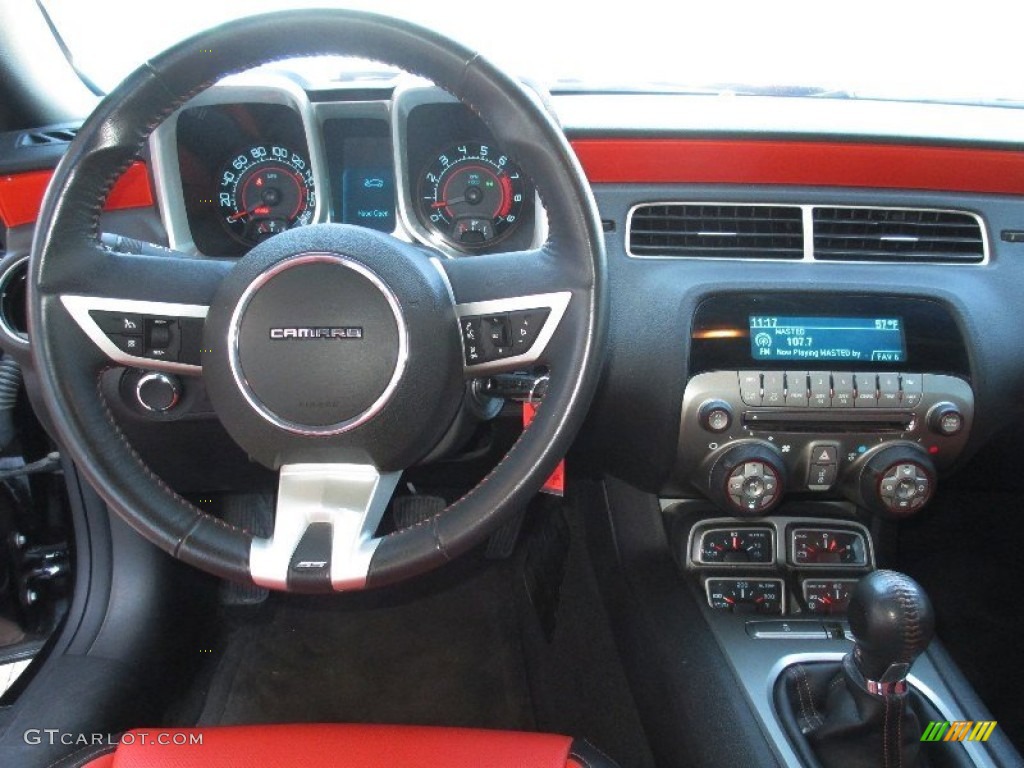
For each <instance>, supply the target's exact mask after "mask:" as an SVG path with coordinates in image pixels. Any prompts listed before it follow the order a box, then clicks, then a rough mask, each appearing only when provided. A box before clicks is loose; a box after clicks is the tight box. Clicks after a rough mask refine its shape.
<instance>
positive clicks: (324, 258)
mask: <svg viewBox="0 0 1024 768" xmlns="http://www.w3.org/2000/svg"><path fill="white" fill-rule="evenodd" d="M315 263H326V264H337V265H338V266H342V267H345V268H346V269H350V270H352V271H353V272H355V273H357V274H359V275H362V276H363V277H365V278H366V279H367V280H369V281H370V282H371V283H372V284H373V285H374V286H375V287H376V288H377V290H378V291H380V292H381V293H382V294H383V295H384V298H385V299H386V300H387V302H388V306H390V307H391V313H392V315H394V318H395V323H396V324H397V326H398V358H397V360H396V361H395V370H394V373H392V374H391V379H390V380H389V381H388V383H387V386H386V387H384V391H383V392H381V393H380V396H378V397H377V399H376V400H374V401H373V402H372V403H371V404H370V406H369V407H368V408H367V409H366V410H365V411H363V412H362V413H360V414H358V415H357V416H354V417H353V418H351V419H347V420H345V421H342V422H339V423H337V424H328V425H327V426H324V427H314V426H310V425H308V424H297V423H295V422H293V421H289V420H288V419H283V418H281V417H280V416H278V415H277V414H276V413H274V412H273V411H272V410H270V408H268V407H267V406H266V405H265V404H264V403H263V402H262V401H261V400H260V399H259V397H257V395H256V393H255V392H254V391H253V389H252V387H251V386H250V384H249V382H248V380H247V379H246V378H245V372H244V371H243V370H242V364H241V361H240V360H239V350H238V344H239V335H240V332H241V323H242V316H243V315H244V314H245V310H246V308H247V307H248V306H249V302H250V301H251V300H252V298H253V297H254V296H255V295H256V292H257V291H259V289H260V288H262V287H263V286H264V285H266V284H267V283H268V282H270V280H272V279H273V278H274V277H276V276H277V275H279V274H281V273H282V272H284V271H286V270H288V269H292V268H293V267H300V266H302V265H303V264H315ZM408 361H409V329H408V328H407V327H406V325H405V318H404V317H403V315H402V307H401V305H400V304H399V303H398V298H397V297H396V296H395V294H394V293H392V291H391V289H390V288H389V287H388V286H387V284H386V283H385V282H384V281H383V280H381V279H380V277H379V276H378V275H377V274H376V273H375V272H374V271H373V270H371V269H369V268H368V267H366V266H364V265H363V264H361V263H360V262H358V261H355V260H354V259H350V258H347V257H345V256H341V255H339V254H336V253H303V254H300V255H298V256H292V257H290V258H287V259H284V260H283V261H279V262H278V263H277V264H275V265H274V266H273V267H271V268H270V269H268V270H266V271H265V272H263V273H261V274H260V275H259V277H257V278H256V279H255V280H253V281H252V282H251V283H250V284H249V286H248V287H247V288H246V289H245V292H244V293H243V294H242V297H241V298H240V299H239V300H238V304H236V305H235V309H234V312H232V314H231V323H230V325H229V326H228V362H229V364H230V366H231V375H232V377H233V378H234V380H235V384H236V386H237V387H238V390H239V391H240V392H241V393H242V396H243V397H244V398H245V401H246V402H247V403H249V405H250V406H251V407H252V409H253V410H254V411H256V413H258V414H259V415H260V416H262V417H263V418H264V419H266V420H267V421H269V422H270V423H271V424H273V425H274V426H275V427H277V428H279V429H284V430H287V431H288V432H291V433H293V434H296V435H303V436H305V437H315V436H322V435H340V434H342V433H343V432H348V431H349V430H350V429H355V428H356V427H358V426H359V425H360V424H365V423H366V422H367V421H369V420H370V419H372V418H373V417H374V416H376V415H377V414H378V413H380V412H381V411H382V410H383V409H384V406H385V405H387V403H388V401H389V400H390V399H391V396H392V395H393V394H394V393H395V390H396V389H397V388H398V383H399V381H401V379H402V374H403V373H405V365H406V363H407V362H408Z"/></svg>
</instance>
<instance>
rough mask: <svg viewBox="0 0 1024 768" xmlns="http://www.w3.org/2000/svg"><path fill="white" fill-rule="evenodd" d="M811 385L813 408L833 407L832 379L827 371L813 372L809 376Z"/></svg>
mask: <svg viewBox="0 0 1024 768" xmlns="http://www.w3.org/2000/svg"><path fill="white" fill-rule="evenodd" d="M807 378H808V380H809V381H810V384H811V399H810V403H811V408H830V407H831V406H832V377H831V376H830V375H829V373H828V372H827V371H824V372H823V371H811V372H810V373H809V374H808V375H807Z"/></svg>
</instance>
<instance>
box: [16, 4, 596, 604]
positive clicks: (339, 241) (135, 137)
mask: <svg viewBox="0 0 1024 768" xmlns="http://www.w3.org/2000/svg"><path fill="white" fill-rule="evenodd" d="M320 54H342V55H351V56H357V57H360V58H365V59H373V60H378V61H382V62H385V63H387V64H391V65H394V66H397V67H399V68H401V69H404V70H406V71H408V72H411V73H414V74H417V75H421V76H423V77H426V78H428V79H430V80H432V81H433V82H434V83H436V84H437V85H438V86H440V87H442V88H444V89H445V90H447V91H448V92H450V93H451V94H453V95H454V96H455V97H457V98H458V99H459V100H460V101H462V102H463V103H464V104H466V105H467V106H468V107H469V108H471V109H472V110H474V111H475V112H476V113H477V114H478V115H479V116H480V117H481V118H482V119H483V121H484V122H485V123H486V125H487V126H488V128H489V129H490V130H491V132H492V133H493V135H494V138H495V140H496V141H497V142H498V143H499V144H500V145H502V147H503V149H504V150H505V151H506V152H508V153H509V154H510V155H511V156H514V157H516V159H517V161H518V162H519V163H520V164H521V166H522V168H523V169H524V171H525V172H526V173H527V175H528V176H529V177H530V178H531V179H532V180H533V182H534V183H535V185H536V188H537V190H538V192H539V194H540V196H541V199H542V201H543V204H544V206H545V209H546V211H547V216H548V223H549V237H548V239H547V241H546V243H545V244H544V245H543V246H542V247H541V248H539V249H535V250H532V251H527V252H518V253H503V254H493V255H487V256H474V257H472V258H465V259H447V258H444V257H442V256H440V255H439V254H432V253H428V252H426V251H425V249H423V248H420V247H414V246H412V245H409V244H408V243H404V242H401V241H399V240H398V239H396V238H393V237H391V236H389V235H385V234H381V233H378V232H375V231H371V230H366V229H360V228H357V227H352V226H345V225H339V224H314V225H310V226H306V227H301V228H297V229H293V230H289V231H287V232H284V233H281V234H279V235H276V236H274V237H272V238H270V239H268V240H266V241H264V242H262V243H261V244H259V245H257V246H256V247H255V248H253V250H252V251H251V252H250V253H248V254H247V255H246V256H244V257H243V258H241V259H239V260H237V261H235V260H231V261H229V260H226V259H190V258H174V257H159V256H151V255H140V254H124V253H119V252H113V251H112V250H110V249H108V248H105V247H104V246H103V245H102V244H101V242H100V239H99V231H98V230H99V218H100V212H101V210H102V208H103V205H104V201H105V199H106V197H107V195H108V193H109V192H110V190H111V188H112V186H113V184H114V183H115V181H116V180H117V179H118V178H119V176H120V175H121V174H122V173H123V172H124V171H125V170H126V169H127V168H128V166H129V165H130V164H131V163H132V162H134V161H135V160H136V159H137V158H138V157H139V156H140V153H141V151H142V149H143V147H144V145H145V142H146V141H147V138H148V137H149V135H150V134H151V133H152V132H153V130H154V129H155V128H156V127H157V126H158V125H159V124H160V123H161V122H162V121H163V120H165V119H166V118H167V117H168V116H170V115H171V114H172V113H173V112H174V111H175V110H176V109H178V108H179V107H180V106H182V105H183V104H184V103H185V102H187V101H188V100H189V99H190V98H191V97H193V96H195V95H196V94H197V93H199V92H200V91H202V90H203V89H205V88H207V87H208V86H210V85H211V84H213V83H215V82H216V81H218V80H220V79H221V78H222V77H224V76H226V75H228V74H232V73H235V72H239V71H243V70H247V69H250V68H252V67H254V66H257V65H260V64H264V63H267V62H270V61H274V60H279V59H285V58H291V57H299V56H312V55H320ZM29 263H30V266H29V270H30V279H29V299H28V300H29V334H30V338H31V344H32V356H33V362H34V365H35V368H36V371H37V372H38V376H39V388H40V392H41V394H42V397H43V399H44V401H45V404H46V406H47V408H48V409H49V412H50V415H51V417H52V419H51V420H52V424H53V426H54V429H55V430H56V432H57V437H58V439H59V442H60V443H61V445H62V447H63V450H65V451H66V452H67V453H68V454H69V455H70V457H71V458H72V459H73V460H74V462H75V463H76V465H77V466H78V467H79V468H80V470H81V471H82V472H83V473H84V475H85V476H86V478H87V479H88V480H89V482H90V483H91V484H92V485H93V486H94V487H95V488H96V489H97V491H98V492H99V493H100V495H101V496H102V497H103V498H104V499H105V501H106V502H107V504H108V505H109V507H110V508H111V509H113V510H114V511H115V512H116V513H117V514H118V515H120V516H121V517H122V518H124V520H126V521H127V522H128V523H129V524H130V525H131V526H132V527H133V528H135V529H136V530H137V531H138V532H139V533H141V534H142V535H143V536H144V537H146V538H147V539H149V540H150V541H152V542H153V543H154V544H156V545H157V546H159V547H161V548H162V549H164V550H166V551H167V552H169V553H170V554H172V555H173V556H174V557H177V558H180V559H181V560H183V561H185V562H187V563H190V564H192V565H194V566H196V567H198V568H201V569H202V570H204V571H207V572H209V573H212V574H215V575H217V576H221V577H224V578H228V579H232V580H236V581H241V582H254V583H256V584H259V585H262V586H266V587H269V588H273V589H279V590H290V591H306V592H311V591H314V592H316V591H330V590H350V589H361V588H365V587H375V586H380V585H385V584H390V583H394V582H397V581H399V580H402V579H405V578H409V577H413V576H416V575H418V574H421V573H424V572H425V571H427V570H430V569H432V568H434V567H436V566H438V565H440V564H442V563H444V562H446V561H448V560H450V559H451V558H453V557H455V556H457V555H459V554H460V553H463V552H465V551H466V550H467V549H469V548H471V547H473V546H474V545H476V544H478V543H480V542H482V541H483V540H484V539H485V538H486V537H487V536H488V535H489V534H490V533H491V532H493V531H494V530H495V529H496V528H497V527H499V526H500V525H501V524H502V523H503V522H504V521H505V520H506V519H508V518H509V516H510V515H511V514H512V513H514V511H515V510H517V509H518V508H521V507H522V506H523V505H525V503H526V502H527V501H528V500H529V498H530V497H531V496H532V495H533V494H534V493H536V491H537V490H538V489H539V487H540V485H541V484H542V482H543V480H544V478H545V477H546V476H547V475H548V474H549V473H550V472H551V471H552V470H553V469H554V467H555V464H556V463H557V462H558V460H559V458H560V457H561V456H562V455H564V453H565V452H566V451H567V450H568V448H569V445H570V442H571V440H572V439H573V437H574V435H575V433H576V431H577V430H578V428H579V426H580V424H581V422H582V420H583V418H584V416H585V413H586V410H587V408H588V405H589V403H590V400H591V397H592V394H593V391H594V389H595V385H596V381H597V378H598V375H599V366H600V355H601V351H602V345H603V327H604V317H605V314H606V312H605V304H606V299H605V256H604V249H603V236H602V232H601V226H600V221H599V218H598V215H597V210H596V206H595V203H594V200H593V197H592V195H591V192H590V189H589V186H588V185H587V182H586V179H585V177H584V175H583V172H582V170H581V168H580V166H579V164H578V162H577V160H576V158H575V155H574V154H573V152H572V150H571V149H570V147H569V145H568V143H567V141H566V139H565V136H564V135H563V133H562V131H561V130H560V128H559V126H558V125H557V124H556V122H555V120H554V119H553V118H552V116H551V115H550V114H549V113H548V111H547V110H546V109H545V107H544V106H543V104H542V102H541V100H540V99H539V98H538V97H537V95H536V94H535V93H533V92H532V91H531V90H529V89H527V88H525V87H524V86H522V85H521V84H520V83H519V82H518V81H516V80H515V79H513V78H511V77H509V76H508V75H506V74H505V73H504V72H502V71H501V70H499V69H498V68H496V67H495V66H494V65H493V64H491V63H490V62H488V61H487V60H486V59H484V58H482V57H481V56H480V55H479V54H477V53H475V52H473V51H471V50H468V49H467V48H465V47H463V46H461V45H459V44H457V43H454V42H452V41H450V40H448V39H446V38H444V37H441V36H439V35H437V34H436V33H433V32H430V31H428V30H425V29H422V28H420V27H417V26H415V25H412V24H409V23H406V22H404V21H397V20H394V19H389V18H386V17H383V16H378V15H373V14H367V13H360V12H353V11H342V10H308V11H289V12H284V13H272V14H266V15H263V16H255V17H252V18H248V19H243V20H240V21H237V22H233V23H230V24H228V25H225V26H222V27H219V28H216V29H213V30H211V31H208V32H204V33H201V34H199V35H197V36H195V37H193V38H191V39H189V40H186V41H185V42H182V43H180V44H178V45H177V46H175V47H173V48H171V49H169V50H168V51H166V52H164V53H163V54H161V55H159V56H158V57H156V58H154V59H153V60H151V61H149V62H147V63H146V64H144V65H143V66H141V67H140V68H139V69H138V70H136V71H135V72H134V73H133V74H132V75H130V76H129V77H128V78H127V79H126V80H125V81H124V82H123V83H122V84H121V85H120V86H119V87H118V88H117V89H116V90H114V91H113V92H112V93H111V94H110V95H109V96H107V97H106V98H105V99H104V100H103V101H102V102H101V103H100V104H99V106H98V107H97V108H96V110H95V112H94V113H93V114H92V115H91V116H90V117H89V118H88V120H87V121H86V122H85V124H84V125H83V127H82V129H81V130H80V131H79V133H78V137H77V138H76V139H75V141H74V142H73V143H72V144H71V146H70V147H69V149H68V151H67V154H66V155H65V156H64V158H63V160H62V161H61V163H60V164H59V166H58V167H57V169H56V171H55V173H54V176H53V179H52V182H51V184H50V187H49V190H48V192H47V194H46V197H45V200H44V202H43V206H42V210H41V212H40V216H39V219H38V222H37V229H36V236H35V239H34V242H33V246H32V252H31V256H30V262H29ZM522 310H530V311H531V312H530V316H531V317H532V318H533V319H534V320H535V321H536V322H537V323H538V324H539V326H540V328H539V331H536V337H535V340H534V341H533V343H532V345H526V346H525V347H524V348H523V349H521V350H520V349H518V348H516V349H513V350H511V353H512V354H511V356H508V357H503V358H500V359H497V360H489V361H487V362H483V363H480V362H478V361H476V360H475V359H474V358H473V354H472V350H471V349H470V348H469V347H470V346H471V341H472V339H471V336H472V334H473V332H474V330H475V329H478V325H477V324H476V323H477V318H482V317H485V316H490V315H494V314H498V313H503V312H518V311H522ZM110 311H113V312H135V313H143V314H145V315H151V316H160V317H168V318H172V321H171V324H172V326H175V327H177V328H178V329H179V332H180V333H186V332H187V329H189V328H195V323H200V324H201V326H202V331H201V332H202V339H203V341H202V352H201V365H202V368H201V375H202V377H203V380H204V384H205V386H206V389H207V392H208V395H209V398H210V401H211V402H212V404H213V406H214V410H215V412H216V414H217V416H218V418H219V419H220V421H221V423H222V424H223V425H224V427H225V428H226V430H227V431H228V433H229V434H230V435H231V436H232V438H233V439H234V440H235V441H236V442H237V443H238V445H239V446H240V447H241V448H242V449H243V450H245V451H246V452H247V453H248V454H249V455H250V456H251V457H253V458H254V459H256V460H257V461H259V462H261V463H262V464H264V465H265V466H267V467H269V468H271V469H273V470H277V471H278V472H279V489H278V498H277V508H276V520H275V523H274V530H273V535H272V536H271V537H269V538H259V537H255V536H253V534H252V533H251V532H249V531H246V530H242V529H240V528H236V527H233V526H231V525H228V524H227V523H225V522H224V521H222V520H220V519H218V518H216V517H214V516H212V515H210V514H208V513H206V512H204V511H202V510H201V509H198V508H197V507H195V506H194V505H192V504H190V503H189V502H188V501H186V500H185V499H183V498H182V497H181V496H179V495H178V494H176V493H175V492H174V491H173V490H172V489H171V488H170V487H168V486H167V485H166V484H165V483H164V482H163V481H162V480H161V479H160V478H159V477H158V476H156V474H154V473H153V471H152V470H151V469H150V468H149V467H148V466H146V464H145V463H144V462H143V461H142V459H141V458H140V457H139V455H138V454H136V453H135V451H133V450H132V448H131V446H130V445H129V443H128V441H127V440H126V439H125V436H124V435H123V434H122V432H121V430H120V429H119V428H118V425H117V423H116V422H115V420H114V419H113V417H112V415H111V412H110V410H109V409H108V407H107V404H106V402H105V401H104V396H103V394H102V393H101V391H100V388H99V380H100V376H101V375H102V373H103V372H104V371H105V370H106V369H108V368H111V367H113V366H115V365H117V364H118V362H121V363H123V362H125V359H126V357H125V354H124V353H123V351H119V350H117V349H115V348H114V347H113V345H112V344H111V343H110V341H109V339H107V338H106V337H105V335H104V328H102V327H101V326H102V323H103V319H102V318H103V317H104V315H103V314H102V313H103V312H110ZM202 318H205V321H203V320H202ZM196 332H198V331H196ZM136 360H137V366H138V367H140V368H157V369H159V368H161V367H162V366H164V365H166V363H165V362H162V361H153V360H146V359H142V358H137V359H133V360H132V362H136ZM533 364H543V365H547V366H548V367H549V369H550V371H551V379H550V385H549V388H548V390H547V393H546V395H545V398H544V400H543V404H542V407H540V408H539V410H538V412H537V415H536V418H535V419H534V421H533V423H532V424H531V426H530V427H529V428H528V429H526V430H524V432H523V435H522V436H521V437H520V438H519V440H518V441H517V442H516V443H515V445H514V446H513V447H512V448H511V449H510V450H509V451H508V453H507V454H506V455H505V456H504V457H503V459H502V460H501V461H500V462H499V463H498V465H497V466H496V467H495V469H494V470H493V471H492V472H491V473H490V474H489V475H488V476H487V477H486V478H485V479H484V480H482V481H481V482H480V483H479V484H478V485H477V486H476V487H475V488H473V489H472V490H471V491H470V492H469V493H467V494H466V495H465V496H464V497H462V498H461V499H459V500H458V501H456V502H455V503H453V504H451V505H450V506H449V507H448V508H447V509H445V510H444V511H443V512H442V513H440V514H438V515H436V516H435V517H433V518H432V519H430V520H427V521H424V522H422V523H420V524H418V525H415V526H413V527H411V528H407V529H404V530H399V531H396V532H394V533H391V534H389V535H386V536H383V537H377V536H376V530H377V528H378V525H379V523H380V520H381V517H382V515H383V513H384V510H385V508H386V506H387V503H388V501H389V499H390V497H391V494H392V492H393V490H394V488H395V485H396V483H397V481H398V478H399V476H400V474H401V472H402V470H403V469H405V468H407V467H409V466H411V465H412V464H414V463H415V462H416V461H417V460H419V459H421V458H423V457H424V456H426V455H427V454H428V453H429V452H430V449H431V448H432V447H433V446H435V445H436V444H437V443H438V442H439V441H440V440H441V438H442V437H443V435H444V434H445V432H446V430H447V428H448V427H449V425H450V424H451V423H452V421H453V419H454V418H455V416H456V414H457V413H458V411H459V409H460V407H461V405H462V398H463V397H464V391H465V382H466V381H467V380H468V379H472V378H475V377H478V376H481V375H489V374H493V373H496V372H500V371H512V370H520V369H522V368H523V367H524V366H529V365H533ZM195 372H196V373H200V370H199V369H198V368H196V369H195ZM211 458H212V457H211Z"/></svg>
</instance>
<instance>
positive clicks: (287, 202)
mask: <svg viewBox="0 0 1024 768" xmlns="http://www.w3.org/2000/svg"><path fill="white" fill-rule="evenodd" d="M219 204H220V210H221V213H222V215H223V216H224V224H225V226H226V227H227V229H228V231H229V232H230V233H231V234H232V235H233V236H234V237H236V238H238V239H239V240H241V241H242V242H244V243H246V244H255V243H258V242H259V241H261V240H265V239H266V238H268V237H270V236H271V235H274V234H277V233H278V232H283V231H284V230H286V229H291V228H292V227H295V226H301V225H303V224H309V223H310V222H311V221H312V220H313V211H314V209H315V208H316V191H315V186H314V184H313V172H312V170H311V169H310V167H309V162H308V161H307V160H306V159H305V158H304V157H302V156H301V155H299V154H298V153H296V152H293V151H292V150H290V149H288V148H287V147H281V146H275V145H269V144H268V145H259V146H253V147H248V148H246V149H245V150H244V151H242V152H239V153H238V155H237V156H235V157H234V158H232V159H231V160H230V161H229V162H228V163H227V164H226V165H225V167H224V169H223V170H222V171H221V183H220V195H219Z"/></svg>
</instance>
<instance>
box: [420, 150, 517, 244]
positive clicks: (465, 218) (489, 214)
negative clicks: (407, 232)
mask: <svg viewBox="0 0 1024 768" xmlns="http://www.w3.org/2000/svg"><path fill="white" fill-rule="evenodd" d="M417 194H418V206H417V209H418V210H419V213H420V218H421V219H422V221H423V223H424V224H425V225H426V226H428V227H430V228H431V229H433V230H434V231H435V232H437V233H438V234H439V235H440V236H441V237H442V238H443V239H444V240H446V241H447V242H448V243H450V244H452V245H454V246H455V247H456V248H460V249H462V250H474V249H478V248H483V247H486V246H487V245H490V244H492V243H495V242H497V241H499V240H502V239H503V238H505V237H508V235H510V234H511V233H512V232H513V231H514V230H515V228H516V227H517V226H518V224H519V222H520V220H521V217H522V211H523V203H524V201H525V199H526V195H527V194H528V192H527V183H526V180H525V179H524V177H523V175H522V173H521V172H520V170H519V167H518V166H517V165H516V164H515V163H513V162H512V161H511V160H510V159H509V158H508V156H506V155H504V154H502V153H501V152H499V151H498V150H497V149H495V148H494V147H492V146H490V145H487V144H481V143H479V142H463V143H461V144H454V145H452V146H450V147H446V148H445V149H444V150H443V151H441V152H439V153H437V155H435V156H434V158H433V160H432V161H431V163H430V165H429V166H427V168H425V169H424V171H423V173H421V174H420V179H419V189H418V192H417Z"/></svg>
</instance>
